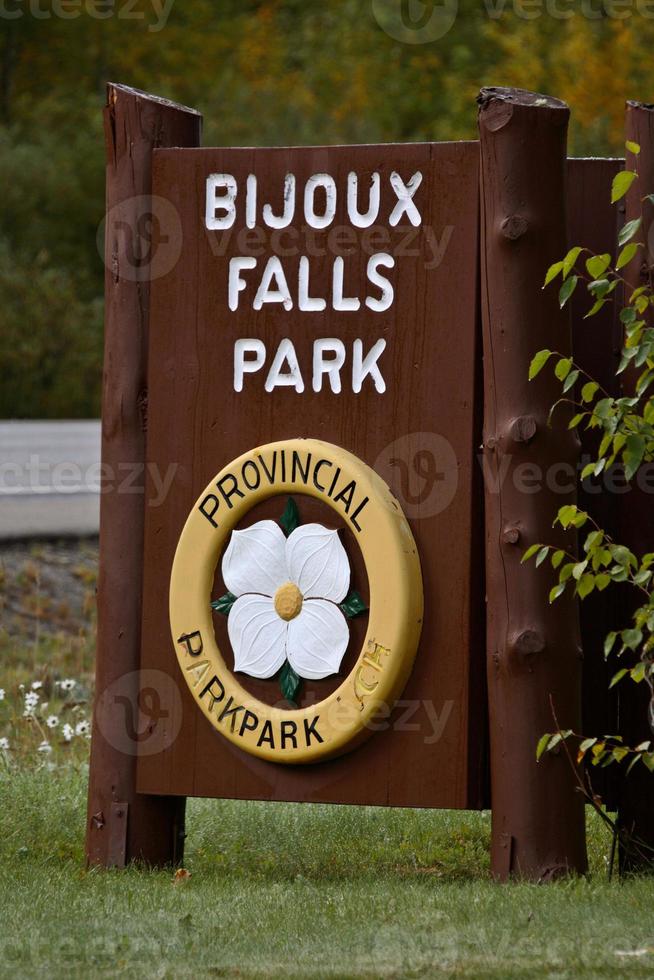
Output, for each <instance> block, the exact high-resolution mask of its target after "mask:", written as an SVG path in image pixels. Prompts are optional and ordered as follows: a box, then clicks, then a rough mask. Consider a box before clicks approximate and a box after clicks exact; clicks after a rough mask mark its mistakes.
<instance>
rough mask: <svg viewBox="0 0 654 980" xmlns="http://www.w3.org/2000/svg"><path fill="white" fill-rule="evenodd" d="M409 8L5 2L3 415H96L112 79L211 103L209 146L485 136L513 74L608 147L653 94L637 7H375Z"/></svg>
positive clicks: (591, 150)
mask: <svg viewBox="0 0 654 980" xmlns="http://www.w3.org/2000/svg"><path fill="white" fill-rule="evenodd" d="M407 2H409V0H375V3H374V4H373V3H371V2H370V0H329V2H325V0H0V31H1V40H0V58H1V70H0V187H1V189H2V216H1V219H0V263H1V264H0V339H1V344H0V417H6V418H12V417H42V418H48V417H50V418H57V417H59V418H65V417H84V416H96V415H98V413H99V396H100V376H101V357H102V289H103V266H102V260H101V258H100V255H99V252H98V249H97V247H96V234H97V228H98V225H99V223H100V221H101V219H102V216H103V203H104V202H103V180H104V172H103V168H104V149H103V136H102V119H101V111H100V110H101V107H102V105H103V104H104V83H105V81H106V80H108V79H111V80H113V81H120V82H123V83H126V84H129V85H133V86H136V87H138V88H142V89H146V90H148V91H151V92H154V93H156V94H159V95H164V96H167V97H168V98H172V99H175V100H177V101H180V102H183V103H185V104H187V105H192V106H194V107H196V108H198V109H200V110H201V111H202V112H203V113H204V116H205V136H204V142H205V145H212V144H214V145H229V144H235V145H238V144H241V145H243V144H245V145H257V144H260V145H266V144H277V145H279V144H297V143H300V144H301V143H340V142H377V141H379V142H382V141H397V140H449V139H466V138H475V137H476V108H475V97H476V95H477V92H478V90H479V88H480V87H481V86H482V85H517V86H522V87H525V88H531V89H535V90H538V91H543V92H547V93H549V94H552V95H556V96H558V97H560V98H563V99H565V100H567V101H568V102H569V103H570V105H571V108H572V112H573V117H572V128H571V141H570V147H571V152H572V153H573V154H576V155H603V156H606V155H610V154H619V153H620V152H621V147H622V125H623V111H624V101H625V99H627V98H632V99H638V100H641V101H649V100H651V99H652V98H653V97H654V93H653V92H652V88H651V81H650V80H649V79H648V74H649V57H650V52H651V48H652V41H653V40H654V9H652V10H651V12H650V11H649V7H648V6H646V4H645V3H644V2H643V0H633V4H632V3H631V0H620V3H618V2H616V0H542V3H541V0H459V2H458V15H457V16H456V18H455V19H454V23H453V25H452V27H451V28H450V29H449V31H447V33H445V34H444V36H442V37H440V38H439V39H437V40H434V41H431V42H429V43H414V44H408V43H402V42H400V41H398V40H396V39H394V38H393V37H391V36H389V34H388V33H386V32H385V31H384V30H383V29H382V28H381V27H380V24H379V23H378V18H377V17H375V11H376V12H377V14H378V15H379V11H380V10H382V11H383V9H384V5H386V7H387V8H388V7H389V5H390V7H391V8H392V7H395V8H397V7H399V5H400V4H401V3H407ZM410 2H411V3H414V6H415V0H410ZM450 2H451V3H456V0H450ZM168 3H170V4H171V9H170V11H169V12H168V16H167V18H166V16H165V12H166V11H165V8H166V4H168ZM609 3H613V6H609ZM637 4H638V6H637ZM418 6H419V7H420V6H422V7H424V8H425V9H426V10H427V11H428V8H429V7H430V6H433V4H429V3H425V4H418ZM373 8H374V9H373ZM450 9H451V8H450ZM62 15H63V16H62ZM379 19H380V20H383V17H379ZM164 21H165V23H164ZM648 83H649V85H650V87H649V88H648Z"/></svg>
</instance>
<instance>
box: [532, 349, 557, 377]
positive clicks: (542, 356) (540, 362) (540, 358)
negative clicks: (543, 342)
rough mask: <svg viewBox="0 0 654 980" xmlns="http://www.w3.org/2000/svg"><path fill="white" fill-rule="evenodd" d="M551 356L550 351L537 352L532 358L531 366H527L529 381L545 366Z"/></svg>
mask: <svg viewBox="0 0 654 980" xmlns="http://www.w3.org/2000/svg"><path fill="white" fill-rule="evenodd" d="M551 356H552V351H551V350H539V351H538V353H537V354H536V355H535V356H534V357H533V359H532V362H531V364H530V365H529V380H530V381H533V379H534V378H535V377H536V375H537V374H538V372H539V371H540V370H541V368H543V367H544V366H545V364H547V362H548V360H549V359H550V357H551Z"/></svg>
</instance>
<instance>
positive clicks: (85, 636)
mask: <svg viewBox="0 0 654 980" xmlns="http://www.w3.org/2000/svg"><path fill="white" fill-rule="evenodd" d="M48 555H49V553H48V552H39V551H38V549H37V550H36V551H33V552H30V554H29V555H28V556H27V558H26V557H25V556H24V555H21V554H18V553H17V552H16V553H12V554H11V555H10V557H9V558H8V559H6V560H5V562H4V566H3V565H2V561H1V560H0V572H2V570H3V567H4V580H3V578H2V575H1V574H0V586H1V588H0V606H2V610H1V611H2V613H3V615H2V617H0V619H1V621H2V622H1V624H0V689H1V690H3V691H4V692H5V695H4V697H3V698H1V699H0V738H4V739H5V740H6V744H7V746H8V747H7V748H5V749H2V748H0V977H11V978H12V980H15V978H23V977H39V978H41V977H47V978H55V980H57V978H85V980H86V978H88V977H115V976H120V977H135V978H139V980H140V978H143V977H147V978H158V977H171V978H173V977H174V978H178V977H214V976H216V977H220V976H226V977H232V976H234V977H343V978H345V977H365V978H368V977H369V978H374V977H398V978H399V977H407V978H411V977H439V976H444V977H471V978H475V980H477V978H480V980H481V978H486V977H489V978H490V977H493V978H516V977H524V978H527V977H556V978H568V977H570V978H576V977H588V978H596V977H607V978H608V977H610V978H622V977H653V976H654V918H653V916H652V909H653V908H654V876H653V877H649V878H648V877H643V878H640V879H626V880H623V881H618V880H614V881H613V882H608V881H607V875H606V856H607V853H608V847H609V840H608V838H607V835H606V832H605V831H604V829H603V827H602V826H601V825H600V824H599V822H598V821H597V820H596V819H590V818H589V821H590V822H589V846H590V859H591V873H590V874H589V876H588V877H587V878H586V879H570V880H566V881H559V882H556V883H553V884H548V885H543V886H538V885H528V884H521V883H512V884H510V885H496V884H494V883H493V882H492V881H491V880H490V879H489V872H488V866H489V859H488V844H489V835H490V818H489V815H488V814H485V813H454V812H451V811H440V812H439V811H408V810H385V809H373V808H364V807H326V806H310V805H298V804H279V803H278V804H261V803H241V802H230V801H210V800H192V801H190V802H189V807H188V831H189V838H188V841H187V852H186V858H185V867H186V869H187V870H188V871H189V872H190V877H186V878H183V879H181V880H175V878H174V875H173V872H172V871H170V870H166V871H147V870H142V869H134V868H132V869H129V870H127V871H123V872H119V871H113V872H99V871H97V870H94V871H87V870H86V869H85V867H84V858H83V845H84V823H85V810H86V800H85V795H86V758H87V754H88V739H87V737H86V720H87V718H88V714H89V698H90V684H91V681H90V678H91V660H90V658H91V654H92V648H93V643H92V630H93V622H92V618H93V613H92V603H89V602H87V598H88V597H87V591H88V589H89V588H92V583H93V562H94V560H95V559H94V554H93V552H92V551H91V552H86V553H85V555H84V556H82V557H83V560H78V556H75V555H70V556H68V557H69V558H70V560H69V561H68V562H67V563H65V564H64V565H61V554H60V553H57V554H55V555H54V557H53V556H52V555H50V558H49V557H48ZM44 556H45V557H44ZM53 562H54V564H53ZM53 569H54V571H53ZM66 576H67V578H66ZM62 579H64V580H65V582H67V583H68V584H65V586H64V587H65V591H66V594H67V595H68V596H69V597H70V596H72V597H73V599H74V602H72V601H68V604H67V605H64V604H63V603H62V600H61V596H60V595H59V594H58V589H59V587H60V585H59V583H60V581H61V580H62ZM75 583H77V585H76V584H75ZM7 623H9V624H10V628H9V629H7V626H6V624H7ZM34 684H36V687H34V686H33V685H34ZM30 692H32V693H31V694H30ZM35 696H36V697H35ZM53 718H54V719H56V722H52V719H53ZM48 719H50V721H51V722H52V723H51V724H49V723H48ZM44 743H45V745H46V748H44V747H43V746H44Z"/></svg>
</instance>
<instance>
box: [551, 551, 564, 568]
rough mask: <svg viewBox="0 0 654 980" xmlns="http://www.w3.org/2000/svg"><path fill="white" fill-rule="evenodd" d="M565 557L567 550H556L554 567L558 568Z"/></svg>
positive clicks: (553, 556) (553, 560)
mask: <svg viewBox="0 0 654 980" xmlns="http://www.w3.org/2000/svg"><path fill="white" fill-rule="evenodd" d="M564 558H565V551H560V550H559V551H555V552H554V554H553V555H552V568H558V567H559V565H560V564H561V562H562V561H563V559H564Z"/></svg>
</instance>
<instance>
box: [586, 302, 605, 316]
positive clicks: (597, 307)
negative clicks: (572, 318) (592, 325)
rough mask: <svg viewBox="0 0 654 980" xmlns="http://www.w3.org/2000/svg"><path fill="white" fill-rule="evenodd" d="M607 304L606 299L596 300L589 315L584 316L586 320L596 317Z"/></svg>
mask: <svg viewBox="0 0 654 980" xmlns="http://www.w3.org/2000/svg"><path fill="white" fill-rule="evenodd" d="M607 302H608V300H605V299H596V300H595V302H594V303H593V305H592V306H591V308H590V309H589V311H588V313H585V314H584V320H587V319H588V318H589V317H591V316H595V314H596V313H599V311H600V310H601V309H602V307H603V306H604V304H605V303H607Z"/></svg>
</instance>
